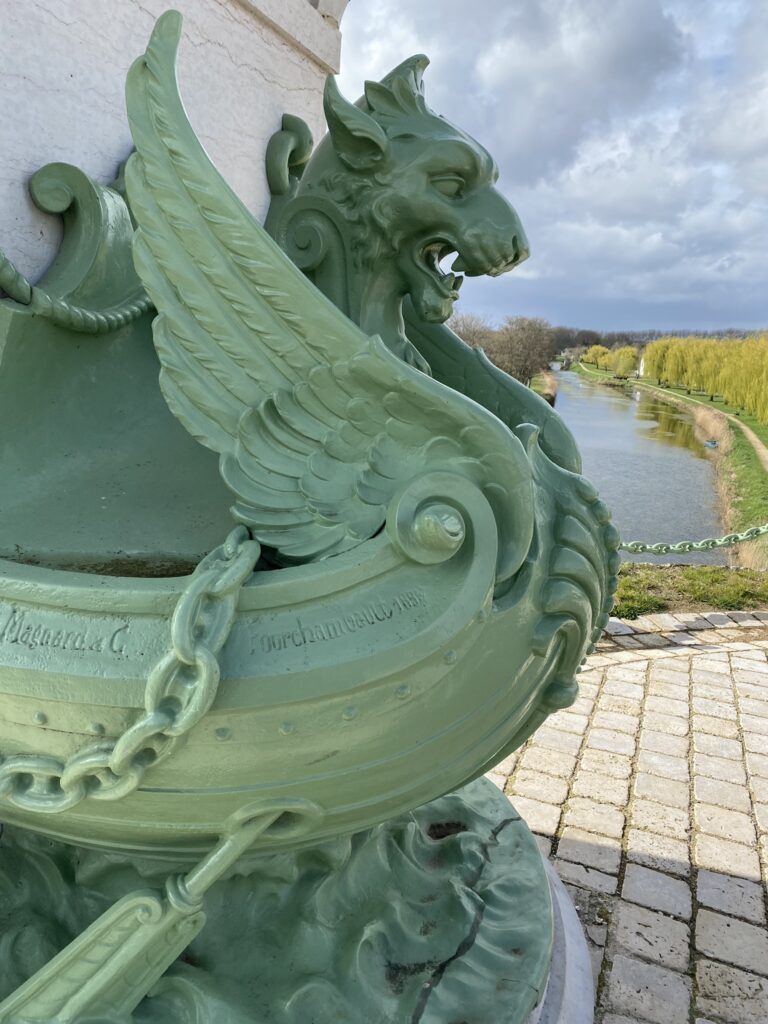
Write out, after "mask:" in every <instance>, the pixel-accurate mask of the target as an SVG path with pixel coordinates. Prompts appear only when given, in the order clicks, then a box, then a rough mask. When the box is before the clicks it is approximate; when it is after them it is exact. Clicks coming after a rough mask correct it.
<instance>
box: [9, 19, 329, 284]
mask: <svg viewBox="0 0 768 1024" xmlns="http://www.w3.org/2000/svg"><path fill="white" fill-rule="evenodd" d="M346 2H347V0H174V2H173V3H171V2H170V0H0V109H2V116H1V117H0V249H2V250H3V251H4V252H5V253H6V254H7V255H8V256H9V257H10V258H11V259H12V260H13V261H14V262H15V263H16V265H17V266H18V268H19V270H21V271H22V273H24V274H25V275H26V276H27V277H29V278H31V279H32V280H33V281H34V280H36V279H37V278H38V277H39V276H40V274H41V273H42V271H43V270H44V269H45V267H46V266H47V264H48V263H49V261H50V259H51V258H52V256H53V254H54V253H55V251H56V248H57V246H58V244H59V223H58V219H57V218H54V217H47V216H43V215H42V214H40V212H39V211H38V210H37V209H36V208H35V207H34V205H33V204H32V202H31V201H30V199H29V198H28V195H27V189H26V181H27V180H28V178H29V176H30V175H31V174H32V173H33V172H34V171H36V170H37V169H38V167H41V166H42V165H43V164H46V163H50V162H52V161H63V162H65V163H72V164H75V165H76V166H78V167H80V168H82V170H84V171H85V172H86V173H87V174H89V175H90V176H91V177H93V178H94V179H96V180H97V181H100V182H104V183H107V182H109V181H110V180H112V178H113V177H114V174H115V170H116V168H117V166H118V164H119V163H120V162H121V161H122V160H124V159H125V158H126V156H127V155H128V153H129V152H130V149H131V141H130V135H129V132H128V124H127V120H126V116H125V102H124V95H123V93H124V85H125V76H126V72H127V71H128V68H129V67H130V65H131V63H132V62H133V60H134V59H135V58H136V57H137V56H139V54H141V53H142V52H143V51H144V48H145V45H146V42H147V40H148V38H149V34H150V31H151V29H152V25H153V23H154V20H155V19H156V18H157V17H158V16H159V15H160V14H162V12H163V11H164V10H165V9H166V8H168V7H169V6H174V7H176V8H177V9H178V10H180V11H181V12H182V14H183V15H184V38H183V40H182V44H181V48H180V56H179V78H180V82H181V92H182V95H183V97H184V100H185V103H186V105H187V109H188V111H189V116H190V120H191V121H192V124H193V126H194V128H195V130H196V131H197V133H198V135H199V137H200V139H201V140H202V142H203V144H204V145H205V146H206V148H207V149H208V152H209V153H210V155H211V157H212V159H213V160H214V162H215V163H216V165H217V166H218V167H219V169H220V170H221V171H222V173H223V174H224V176H225V178H226V179H227V181H228V182H229V183H230V184H231V185H232V187H233V188H234V189H235V191H236V192H237V193H238V194H239V195H240V196H241V198H242V199H243V200H244V202H245V203H246V204H247V205H248V206H249V207H250V208H251V209H252V210H253V212H254V213H255V214H256V215H257V216H258V217H260V218H263V216H264V214H265V212H266V208H267V205H268V194H267V185H266V179H265V176H264V153H265V149H266V145H267V141H268V139H269V137H270V135H271V134H272V132H274V131H276V130H277V129H278V128H279V127H280V119H281V116H282V114H283V112H286V111H287V112H289V113H292V114H297V115H298V116H299V117H302V118H304V119H305V120H306V121H307V122H308V123H309V125H310V127H311V128H312V131H313V133H314V134H315V136H316V137H319V136H320V135H321V134H322V132H323V131H324V120H323V116H322V102H321V96H322V87H323V82H324V79H325V76H326V75H327V74H328V73H329V72H330V71H337V70H338V62H339V51H340V44H341V36H340V32H339V21H340V19H341V15H342V13H343V11H344V8H345V7H346Z"/></svg>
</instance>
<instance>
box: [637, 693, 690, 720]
mask: <svg viewBox="0 0 768 1024" xmlns="http://www.w3.org/2000/svg"><path fill="white" fill-rule="evenodd" d="M645 710H646V711H655V712H657V713H658V714H660V715H672V716H676V717H677V718H685V719H686V720H687V719H688V713H689V712H688V701H687V700H685V701H682V700H671V699H670V698H669V697H656V696H654V695H653V694H651V696H649V697H648V698H647V699H646V701H645Z"/></svg>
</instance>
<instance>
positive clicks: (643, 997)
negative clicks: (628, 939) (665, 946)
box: [608, 955, 691, 1024]
mask: <svg viewBox="0 0 768 1024" xmlns="http://www.w3.org/2000/svg"><path fill="white" fill-rule="evenodd" d="M608 999H609V1004H610V1007H611V1009H613V1010H618V1011H619V1012H621V1013H626V1014H628V1015H629V1017H630V1019H631V1020H638V1019H641V1018H642V1019H644V1020H647V1021H652V1022H653V1024H688V1021H689V1019H690V1018H689V1008H690V1000H691V982H690V979H689V978H685V977H683V976H681V975H680V974H677V973H676V972H675V971H671V970H669V968H667V967H660V966H658V965H657V964H646V963H643V962H642V961H641V960H635V959H631V958H630V957H626V956H622V955H617V956H615V957H614V959H613V965H612V967H611V974H610V978H609V981H608Z"/></svg>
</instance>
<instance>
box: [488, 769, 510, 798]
mask: <svg viewBox="0 0 768 1024" xmlns="http://www.w3.org/2000/svg"><path fill="white" fill-rule="evenodd" d="M485 777H486V778H487V779H489V780H490V781H491V782H492V783H493V784H494V786H496V788H497V789H500V790H501V791H502V793H503V792H504V787H505V786H506V784H507V776H506V775H501V774H500V773H499V772H487V773H486V776H485Z"/></svg>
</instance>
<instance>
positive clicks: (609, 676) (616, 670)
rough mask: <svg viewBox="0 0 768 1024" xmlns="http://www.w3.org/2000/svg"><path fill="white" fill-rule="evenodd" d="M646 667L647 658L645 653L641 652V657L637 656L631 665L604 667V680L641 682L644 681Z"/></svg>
mask: <svg viewBox="0 0 768 1024" xmlns="http://www.w3.org/2000/svg"><path fill="white" fill-rule="evenodd" d="M647 668H648V660H647V658H646V656H645V654H643V657H642V658H638V659H637V661H634V662H633V663H632V664H631V665H612V666H611V667H610V668H609V669H606V672H605V680H606V682H614V681H615V680H623V681H624V682H628V683H643V682H645V673H646V670H647Z"/></svg>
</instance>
